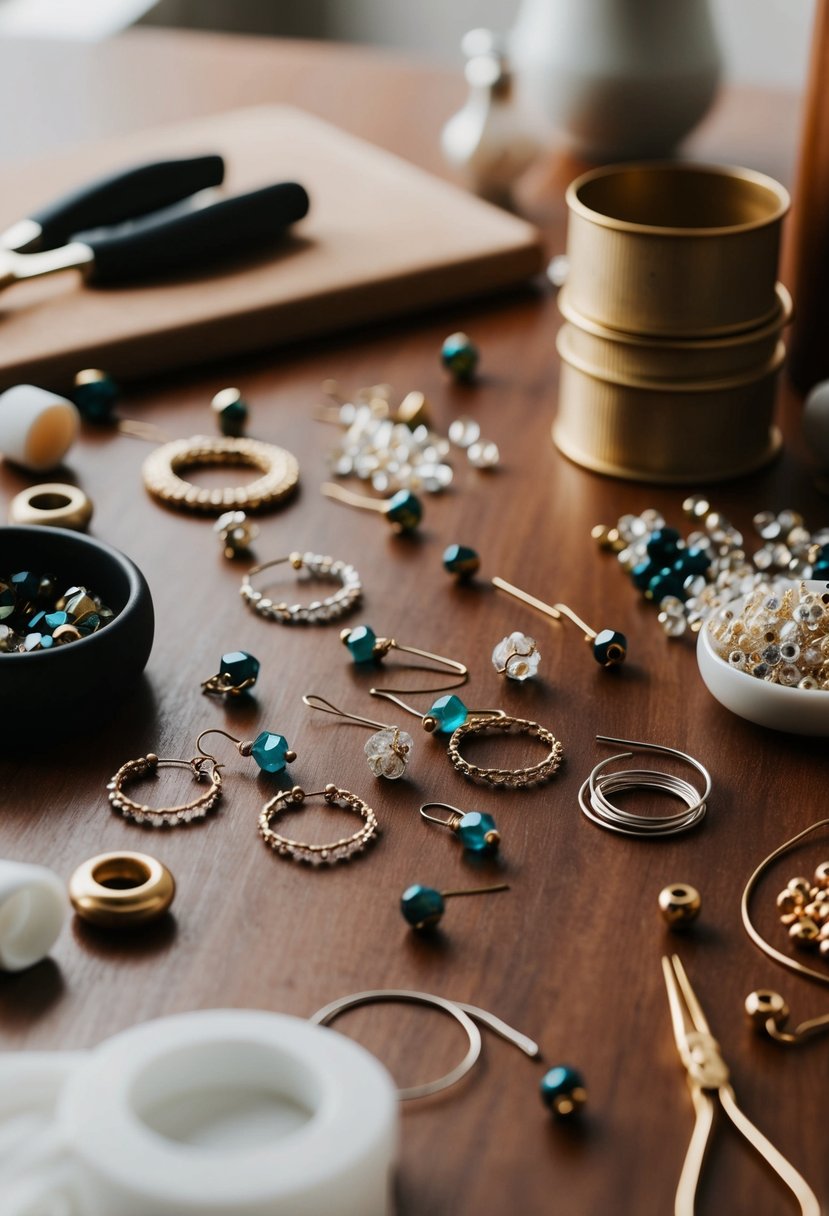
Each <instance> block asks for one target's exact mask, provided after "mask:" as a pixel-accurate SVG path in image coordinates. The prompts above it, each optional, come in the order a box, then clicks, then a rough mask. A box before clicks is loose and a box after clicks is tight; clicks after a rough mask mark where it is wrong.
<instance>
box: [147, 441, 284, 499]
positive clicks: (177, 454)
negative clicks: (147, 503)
mask: <svg viewBox="0 0 829 1216" xmlns="http://www.w3.org/2000/svg"><path fill="white" fill-rule="evenodd" d="M226 464H227V465H246V466H247V467H249V468H254V469H257V470H258V471H259V472H260V473H261V474H262V476H261V477H258V478H257V479H256V480H255V481H252V482H251V483H250V484H249V485H246V486H225V487H222V488H221V489H213V490H211V489H208V488H206V487H203V486H197V485H194V484H193V483H192V482H190V481H185V480H184V478H183V477H180V476H179V471H180V470H181V469H189V468H194V467H196V466H197V465H226ZM142 476H143V479H144V485H145V487H146V488H147V490H148V491H149V493H150V494H152V496H153V497H154V498H158V499H160V501H161V502H163V503H166V504H167V505H168V506H170V507H178V508H180V509H181V510H183V511H196V512H206V513H208V514H209V513H210V512H219V511H227V510H229V509H230V508H233V509H234V510H242V509H244V510H246V511H262V510H269V509H270V508H273V507H276V506H278V505H279V504H280V503H281V502H282V501H283V499H285V498H287V497H288V495H289V494H292V493H293V491H294V490H295V489H296V486H297V483H298V481H299V465H298V464H297V460H296V457H295V456H293V455H292V454H291V453H290V452H286V451H285V449H284V448H279V447H277V446H276V444H273V443H262V442H261V441H260V440H258V439H228V438H222V439H212V438H208V437H207V436H204V435H196V436H195V437H194V438H192V439H174V440H173V442H172V443H165V444H163V445H162V446H161V447H160V448H156V450H155V451H154V452H151V453H150V455H149V456H148V457H147V459H146V460H145V461H144V468H143V470H142Z"/></svg>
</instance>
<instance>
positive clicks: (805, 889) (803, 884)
mask: <svg viewBox="0 0 829 1216" xmlns="http://www.w3.org/2000/svg"><path fill="white" fill-rule="evenodd" d="M757 659H758V662H759V659H760V656H759V655H758V656H757ZM786 887H787V889H788V890H789V891H794V892H795V894H799V895H802V896H803V898H804V899H808V898H809V896H810V895H811V894H812V884H811V883H810V882H809V880H808V878H802V877H798V878H791V879H789V881H788V882H787V883H786Z"/></svg>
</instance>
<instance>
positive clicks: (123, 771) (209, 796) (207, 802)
mask: <svg viewBox="0 0 829 1216" xmlns="http://www.w3.org/2000/svg"><path fill="white" fill-rule="evenodd" d="M162 767H163V768H189V769H190V771H191V772H192V774H193V776H194V777H195V779H196V781H202V780H203V779H205V778H206V779H207V780H208V781H209V782H210V789H208V790H207V791H206V792H205V793H204V794H201V795H200V796H199V797H198V798H194V799H193V800H192V802H185V803H182V804H181V805H180V806H169V807H159V808H157V809H156V808H154V807H150V806H146V805H145V804H144V803H141V802H134V801H133V799H132V798H130V797H129V795H128V794H125V793H124V788H123V787H124V786H125V785H127V784H128V783H129V782H130V781H138V780H139V779H140V778H141V777H146V776H155V774H156V772H157V770H158V769H159V768H162ZM107 789H108V790H109V801H110V803H111V804H112V809H113V810H114V811H118V812H119V813H120V814H121V815H123V816H124V818H125V819H132V820H133V821H134V822H135V823H146V824H149V826H150V827H153V828H158V827H165V826H166V827H178V825H179V824H182V823H190V822H191V820H193V819H203V818H204V817H205V815H207V813H208V811H211V810H212V809H213V807H214V806H215V805H216V803H217V802H218V801H219V799H220V798H221V796H222V773H221V767H220V766H219V765H218V764H216V763H215V761H214V760H213V758H212V757H210V756H198V757H196V758H195V759H194V760H159V758H158V756H156V755H155V754H154V753H153V752H150V753H149V755H146V756H139V757H138V759H137V760H127V762H126V764H122V765H121V767H120V768H119V769H118V772H117V773H116V774H115V776H114V777H113V778H112V780H111V781H110V782H109V784H108V785H107Z"/></svg>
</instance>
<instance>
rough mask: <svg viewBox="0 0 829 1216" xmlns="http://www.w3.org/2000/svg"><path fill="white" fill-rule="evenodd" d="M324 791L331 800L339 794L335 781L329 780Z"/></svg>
mask: <svg viewBox="0 0 829 1216" xmlns="http://www.w3.org/2000/svg"><path fill="white" fill-rule="evenodd" d="M322 792H323V794H324V795H325V797H326V798H327V799H328V800H329V802H330V801H331V799H332V798H336V796H337V787H336V785H334V783H333V781H329V782H328V784H327V785H326V787H325V789H324V790H323V791H322Z"/></svg>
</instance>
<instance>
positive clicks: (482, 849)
mask: <svg viewBox="0 0 829 1216" xmlns="http://www.w3.org/2000/svg"><path fill="white" fill-rule="evenodd" d="M431 807H442V808H443V809H444V810H446V811H451V812H452V813H451V815H450V816H449V818H448V819H439V818H438V817H437V815H427V814H426V812H427V811H428V810H429V809H430V808H431ZM420 814H421V816H422V817H423V818H424V819H428V821H429V822H430V823H437V824H439V825H440V826H441V827H444V828H449V830H450V831H452V832H454V833H455V835H456V836H457V838H458V840H459V841H460V842H461V845H462V846H463V849H464V852H466V853H470V854H472V855H473V856H475V857H485V856H489V855H491V854H493V853H497V852H498V848H499V846H500V844H501V834H500V832H499V831H498V829H497V828H496V826H495V820H494V819H493V818H492V816H491V815H487V814H486V813H485V812H483V811H462V810H461V809H460V807H457V806H451V805H450V803H448V802H424V803H423V805H422V806H421V808H420Z"/></svg>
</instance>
